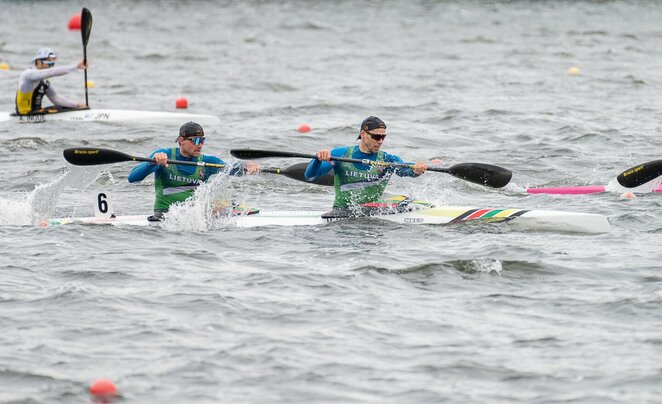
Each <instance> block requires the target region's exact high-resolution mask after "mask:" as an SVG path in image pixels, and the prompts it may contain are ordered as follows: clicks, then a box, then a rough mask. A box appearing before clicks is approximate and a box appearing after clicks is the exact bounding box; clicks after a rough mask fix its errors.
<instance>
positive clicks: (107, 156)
mask: <svg viewBox="0 0 662 404" xmlns="http://www.w3.org/2000/svg"><path fill="white" fill-rule="evenodd" d="M62 154H63V155H64V159H65V160H67V161H68V162H69V163H71V164H73V165H76V166H96V165H102V164H113V163H121V162H123V161H145V162H148V163H156V160H155V159H152V158H148V157H136V156H131V155H129V154H126V153H123V152H120V151H117V150H110V149H100V148H96V147H74V148H70V149H66V150H64V152H63V153H62ZM168 164H175V165H183V166H201V167H211V168H224V167H225V165H223V164H214V163H205V162H204V161H200V162H197V161H181V160H168ZM306 167H308V163H302V164H295V165H293V166H290V167H286V168H262V169H260V171H261V172H265V173H271V174H280V175H283V176H285V177H288V178H292V179H295V180H299V181H304V182H311V181H306V179H305V178H304V175H303V174H304V173H305V172H306ZM312 182H313V183H315V184H319V185H333V176H323V177H320V178H318V179H317V180H316V181H312Z"/></svg>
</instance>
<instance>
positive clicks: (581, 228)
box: [41, 206, 611, 234]
mask: <svg viewBox="0 0 662 404" xmlns="http://www.w3.org/2000/svg"><path fill="white" fill-rule="evenodd" d="M326 213H327V212H324V211H259V212H258V213H253V214H247V215H236V216H229V217H223V218H220V220H221V221H223V222H227V225H228V226H236V227H262V226H317V225H323V224H326V223H330V222H336V221H339V220H352V218H339V217H326V216H325V214H326ZM147 216H148V215H135V216H116V217H111V218H101V217H78V218H61V219H50V220H48V221H45V222H43V223H41V225H42V226H44V227H47V226H54V225H62V224H72V223H74V224H75V223H77V224H111V225H125V226H148V225H150V224H157V225H158V223H159V222H149V221H148V220H147ZM370 218H371V219H380V220H387V221H390V222H395V223H401V224H429V225H454V224H460V223H467V222H477V223H479V222H480V223H499V222H502V223H507V224H508V226H510V227H511V228H513V229H516V230H535V231H558V232H571V233H595V234H597V233H607V232H609V231H610V230H611V227H610V225H609V222H608V221H607V218H606V217H605V216H603V215H599V214H594V213H576V212H562V211H553V210H526V209H491V208H484V209H476V208H467V207H459V206H446V207H433V208H425V209H417V210H412V211H408V212H401V213H393V214H383V215H375V216H370ZM165 220H167V216H166V219H165Z"/></svg>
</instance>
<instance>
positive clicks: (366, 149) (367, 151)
mask: <svg viewBox="0 0 662 404" xmlns="http://www.w3.org/2000/svg"><path fill="white" fill-rule="evenodd" d="M359 150H360V151H361V152H362V153H365V154H372V152H371V151H370V150H368V148H366V147H365V146H364V145H363V143H359Z"/></svg>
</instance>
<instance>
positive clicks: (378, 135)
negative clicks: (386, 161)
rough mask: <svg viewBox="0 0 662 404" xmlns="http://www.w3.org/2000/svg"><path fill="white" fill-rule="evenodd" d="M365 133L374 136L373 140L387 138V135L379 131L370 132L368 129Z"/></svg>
mask: <svg viewBox="0 0 662 404" xmlns="http://www.w3.org/2000/svg"><path fill="white" fill-rule="evenodd" d="M365 133H367V134H368V135H370V137H371V138H372V140H377V141H379V140H384V139H386V135H380V134H377V133H370V132H368V131H367V130H366V131H365Z"/></svg>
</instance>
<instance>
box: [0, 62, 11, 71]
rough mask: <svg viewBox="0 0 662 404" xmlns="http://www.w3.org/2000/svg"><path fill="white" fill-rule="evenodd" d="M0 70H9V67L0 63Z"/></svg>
mask: <svg viewBox="0 0 662 404" xmlns="http://www.w3.org/2000/svg"><path fill="white" fill-rule="evenodd" d="M0 70H9V65H8V64H7V63H0Z"/></svg>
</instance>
